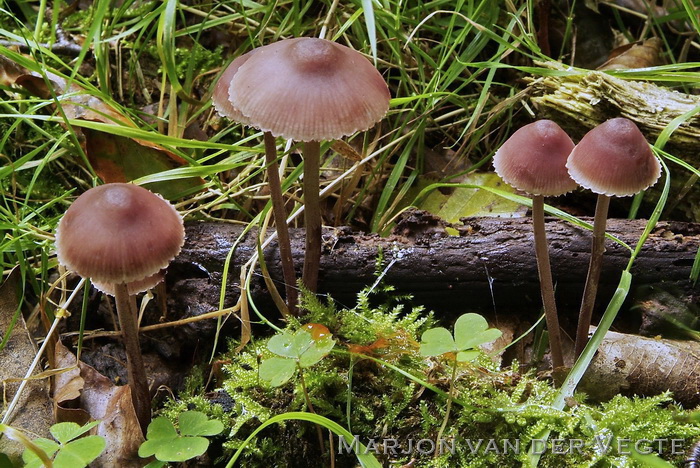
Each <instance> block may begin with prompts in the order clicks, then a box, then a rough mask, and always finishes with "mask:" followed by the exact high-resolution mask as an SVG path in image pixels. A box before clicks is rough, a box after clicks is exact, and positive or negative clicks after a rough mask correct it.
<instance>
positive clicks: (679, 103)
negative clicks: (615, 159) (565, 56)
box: [530, 62, 700, 167]
mask: <svg viewBox="0 0 700 468" xmlns="http://www.w3.org/2000/svg"><path fill="white" fill-rule="evenodd" d="M540 65H542V66H546V67H550V68H555V69H562V70H563V69H564V66H563V65H562V64H560V63H552V62H547V63H542V64H540ZM530 90H531V93H532V94H531V96H532V97H531V99H532V102H533V104H534V105H535V106H536V107H537V109H538V110H539V111H540V113H541V117H543V118H545V117H546V118H551V119H553V120H555V121H557V122H558V123H559V124H560V125H561V126H562V127H563V128H564V129H565V130H567V132H568V133H569V134H570V135H571V136H572V137H574V138H576V139H578V138H580V137H581V136H582V135H583V134H584V133H586V132H587V131H588V130H590V129H591V128H593V127H594V126H596V125H598V124H600V123H601V122H604V121H605V120H608V119H610V118H613V117H627V118H628V119H631V120H633V121H634V122H635V123H636V124H637V125H638V126H639V128H640V129H641V130H642V133H644V135H645V136H646V137H647V139H649V140H650V141H654V139H656V137H658V135H659V133H661V131H663V130H664V128H666V127H667V126H668V124H669V123H670V122H671V121H672V120H673V119H675V118H677V117H679V116H681V115H683V114H685V113H687V112H690V111H692V110H693V109H695V108H697V107H698V106H700V96H695V95H690V94H684V93H681V92H678V91H674V90H672V89H669V88H665V87H662V86H658V85H656V84H654V83H651V82H644V81H632V80H623V79H620V78H616V77H614V76H612V75H610V74H608V73H605V72H602V71H589V72H581V73H575V74H570V75H561V76H547V77H542V78H535V79H533V80H532V83H531V85H530ZM667 146H668V147H669V148H670V149H671V151H672V152H674V153H675V154H676V155H678V156H681V157H682V158H683V159H684V160H685V161H686V162H688V163H689V164H691V165H693V166H695V167H697V166H698V163H699V162H700V116H698V115H697V114H696V115H694V116H693V117H691V118H689V119H687V120H686V121H685V122H683V124H681V125H680V126H679V127H678V128H677V129H676V130H675V131H674V132H673V136H672V137H671V139H670V140H669V142H668V145H667Z"/></svg>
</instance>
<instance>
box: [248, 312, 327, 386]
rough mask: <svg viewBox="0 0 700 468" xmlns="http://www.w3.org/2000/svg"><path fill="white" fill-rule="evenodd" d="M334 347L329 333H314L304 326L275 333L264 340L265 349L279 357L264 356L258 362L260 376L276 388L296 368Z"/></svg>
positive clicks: (284, 381)
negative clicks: (267, 339)
mask: <svg viewBox="0 0 700 468" xmlns="http://www.w3.org/2000/svg"><path fill="white" fill-rule="evenodd" d="M320 326H322V325H320ZM324 328H325V327H324ZM334 346H335V341H334V340H333V339H332V338H331V335H330V334H326V333H322V334H320V335H316V336H314V335H312V334H311V333H309V332H308V331H306V330H305V329H300V330H297V331H296V332H295V333H289V332H283V333H281V334H278V335H275V336H273V337H272V338H270V340H269V341H268V342H267V349H269V350H270V351H272V352H273V353H275V354H276V355H277V356H281V357H277V356H275V357H271V358H269V359H265V360H264V361H263V362H262V363H261V364H260V378H261V379H263V380H265V381H267V382H270V385H272V386H273V387H278V386H280V385H282V384H284V383H286V382H287V381H289V379H291V378H292V377H293V376H294V373H295V372H296V370H297V368H299V369H304V368H307V367H311V366H313V365H314V364H316V363H317V362H319V361H320V360H321V359H323V358H324V357H326V356H327V355H328V353H330V352H331V350H332V349H333V347H334Z"/></svg>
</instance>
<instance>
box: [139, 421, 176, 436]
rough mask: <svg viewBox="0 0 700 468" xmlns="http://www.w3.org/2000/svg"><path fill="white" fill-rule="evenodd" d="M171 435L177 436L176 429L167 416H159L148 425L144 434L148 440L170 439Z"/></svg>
mask: <svg viewBox="0 0 700 468" xmlns="http://www.w3.org/2000/svg"><path fill="white" fill-rule="evenodd" d="M173 437H177V431H176V430H175V426H173V423H171V422H170V420H169V419H168V418H165V417H163V416H161V417H159V418H156V419H154V420H153V421H151V424H149V425H148V431H147V434H146V438H147V439H148V440H158V439H172V438H173Z"/></svg>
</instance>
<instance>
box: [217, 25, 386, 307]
mask: <svg viewBox="0 0 700 468" xmlns="http://www.w3.org/2000/svg"><path fill="white" fill-rule="evenodd" d="M226 86H228V87H227V88H226V89H227V91H228V94H227V95H226V93H223V92H221V91H220V89H223V88H224V87H226ZM217 88H219V89H217V91H216V92H215V96H214V101H215V103H216V107H217V109H218V110H219V112H221V113H223V114H224V115H228V116H229V117H231V118H233V119H234V120H238V121H240V122H242V123H244V124H246V125H250V126H252V127H255V128H258V129H260V130H263V131H264V132H265V148H266V155H267V161H268V175H269V180H270V191H271V194H272V203H273V206H274V205H277V208H275V222H276V225H277V229H278V236H279V235H280V231H279V229H280V227H281V226H282V225H283V224H284V223H285V219H284V218H283V216H285V212H284V207H283V205H282V195H281V191H280V192H279V194H277V193H275V192H276V190H277V189H276V187H273V176H272V174H271V172H272V169H273V168H274V171H275V172H276V171H277V169H276V165H275V166H273V165H272V161H274V160H275V159H276V155H274V153H273V151H274V148H275V145H274V137H283V138H286V139H291V140H297V141H302V142H304V209H305V224H306V254H305V257H304V270H303V282H304V285H305V286H306V287H307V288H308V289H309V290H311V291H316V287H317V283H318V270H319V263H320V257H321V209H320V200H319V172H320V142H321V141H323V140H334V139H338V138H341V137H343V136H346V135H351V134H353V133H355V132H357V131H362V130H366V129H368V128H369V127H371V126H372V125H374V124H375V123H376V122H377V121H379V120H380V119H381V118H382V117H383V116H384V114H386V112H387V110H388V108H389V98H390V95H389V89H388V87H387V85H386V82H385V81H384V79H383V78H382V76H381V75H380V74H379V72H378V71H377V69H376V68H374V66H372V64H371V63H370V62H369V61H368V60H367V59H366V58H365V57H363V56H362V54H360V53H359V52H357V51H355V50H352V49H350V48H348V47H345V46H343V45H340V44H336V43H335V42H331V41H327V40H325V39H317V38H295V39H286V40H282V41H279V42H275V43H273V44H270V45H266V46H263V47H259V48H257V49H254V50H253V51H251V52H249V53H248V54H246V55H244V56H241V57H239V58H238V59H236V60H234V61H233V62H231V65H229V68H228V69H227V70H226V71H225V72H224V74H223V75H222V78H221V79H220V81H219V83H218V84H217ZM217 93H218V94H217ZM226 100H227V102H226ZM282 241H283V240H282V237H280V249H282V248H283V247H282V246H281V244H282ZM284 257H285V253H284V251H283V252H282V261H283V262H284V261H285V260H284ZM289 259H290V261H291V249H290V253H289ZM283 267H284V263H283ZM291 271H292V273H293V271H294V270H293V268H292V270H291ZM285 281H286V282H287V284H288V286H290V284H289V283H290V279H289V278H288V277H287V273H286V272H285ZM291 283H292V284H291V286H292V287H293V283H294V281H292V282H291ZM289 293H290V291H289V288H288V289H287V294H288V295H289Z"/></svg>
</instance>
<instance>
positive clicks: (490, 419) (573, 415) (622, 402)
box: [169, 287, 700, 468]
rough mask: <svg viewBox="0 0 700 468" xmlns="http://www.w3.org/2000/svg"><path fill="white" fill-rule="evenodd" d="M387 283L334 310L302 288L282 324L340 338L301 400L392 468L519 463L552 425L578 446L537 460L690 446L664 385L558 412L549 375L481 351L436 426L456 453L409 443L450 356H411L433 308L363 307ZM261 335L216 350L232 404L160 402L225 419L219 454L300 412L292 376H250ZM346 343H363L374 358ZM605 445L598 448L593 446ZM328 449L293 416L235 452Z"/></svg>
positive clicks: (250, 461) (255, 459) (431, 433)
mask: <svg viewBox="0 0 700 468" xmlns="http://www.w3.org/2000/svg"><path fill="white" fill-rule="evenodd" d="M389 292H390V291H389V288H386V287H379V289H378V290H375V291H374V292H373V293H371V294H370V293H369V292H368V291H364V292H362V293H361V294H360V296H359V298H358V299H359V300H358V305H357V306H356V307H355V308H352V309H339V308H338V307H337V306H336V305H335V304H333V302H329V303H322V302H319V301H318V299H316V298H314V297H311V296H309V295H306V296H305V298H304V305H305V307H306V308H307V309H308V310H309V314H308V316H306V317H304V319H303V320H301V321H299V322H297V321H292V323H291V324H290V326H289V327H290V329H292V330H294V329H298V328H299V327H300V326H301V322H306V321H313V322H314V323H322V324H324V325H326V326H328V327H329V329H330V331H331V332H332V333H333V335H334V338H335V339H336V340H337V342H338V344H337V345H336V348H335V349H334V351H333V352H332V353H331V354H330V355H328V356H327V357H326V358H324V359H323V360H321V361H320V362H319V363H318V364H316V365H314V366H312V367H310V368H307V369H305V370H304V378H305V382H306V386H307V390H308V393H309V397H310V399H311V401H312V404H313V406H314V409H315V411H316V413H318V414H321V415H323V416H325V417H328V418H330V419H332V420H334V421H336V422H338V423H339V424H341V425H342V426H344V427H346V428H348V429H349V430H350V431H351V433H353V434H356V435H357V436H358V437H359V441H360V442H362V443H367V441H368V440H370V439H372V438H374V439H375V440H376V442H377V446H376V447H377V450H378V452H379V453H376V456H377V458H378V459H379V460H380V461H381V462H382V463H389V462H391V463H392V464H396V465H400V464H405V463H409V462H410V461H411V460H412V459H413V460H414V461H413V465H412V466H414V467H431V468H434V467H454V466H460V467H492V466H499V465H501V466H519V465H521V464H522V463H525V462H527V456H528V455H527V452H528V449H529V448H530V446H531V444H532V443H533V440H534V439H538V438H541V437H542V433H543V432H544V431H551V434H550V441H551V440H554V444H555V446H556V447H558V448H559V449H560V450H564V449H566V448H568V447H569V445H570V444H571V443H577V442H575V441H581V442H580V443H582V444H585V445H584V446H583V448H582V449H581V451H580V453H579V452H578V451H571V453H566V454H563V453H562V454H559V453H553V452H552V445H551V442H550V445H548V446H547V447H548V448H547V450H546V451H545V453H544V454H543V455H542V459H541V462H540V466H546V467H549V466H551V467H560V466H609V465H615V466H642V465H641V464H640V463H641V462H639V461H637V460H635V459H634V457H633V456H632V455H631V454H629V453H624V452H625V450H624V443H623V450H622V451H621V450H619V449H618V447H617V442H619V441H623V442H624V440H626V439H629V440H630V443H629V444H631V447H634V443H635V442H636V441H639V440H642V441H643V440H650V441H654V440H656V441H659V440H663V441H669V442H668V443H669V444H670V440H671V439H682V440H683V441H685V442H684V444H685V447H686V448H689V447H690V445H691V444H692V441H693V439H695V438H697V437H698V436H700V426H699V425H698V424H697V423H692V422H689V421H690V419H688V418H686V419H685V420H682V418H679V417H678V416H679V415H684V414H687V413H684V412H683V411H682V410H681V409H680V408H678V407H676V406H674V405H673V403H672V399H671V396H670V395H668V394H666V395H660V396H657V397H653V398H627V397H623V396H618V397H616V398H614V399H613V400H611V401H609V402H607V403H603V404H600V405H592V404H587V403H585V396H584V395H581V394H578V395H576V398H575V400H572V401H571V405H570V407H569V408H567V409H565V410H563V411H558V410H555V409H553V408H552V407H551V403H552V401H553V399H554V397H555V394H556V389H555V388H554V387H553V386H552V385H551V383H550V382H548V381H544V380H538V379H537V378H536V376H535V375H534V374H533V373H521V372H520V371H519V368H520V367H519V365H518V363H517V362H515V363H513V364H512V366H510V367H504V368H499V366H498V365H497V364H494V363H493V361H491V360H490V359H489V358H488V357H487V356H486V355H483V356H482V357H480V358H479V359H477V360H476V361H475V362H473V363H463V364H460V365H459V368H458V372H457V376H456V380H455V382H454V384H455V388H456V397H457V399H458V400H459V401H458V402H455V404H454V406H453V408H452V411H451V415H450V419H449V422H448V424H447V426H446V428H445V432H444V435H443V437H444V439H445V440H446V443H447V445H445V446H444V448H446V449H449V448H451V447H453V448H454V452H451V451H449V450H447V451H445V453H443V454H441V455H440V456H438V457H434V456H433V455H432V454H428V453H418V452H416V451H415V448H416V447H415V444H416V443H417V441H421V440H431V441H432V440H434V438H435V437H436V436H437V433H438V429H439V427H440V424H441V423H442V420H443V418H444V415H445V411H446V405H447V395H446V393H445V392H446V391H447V389H448V387H449V380H448V379H449V378H450V375H451V366H452V363H451V362H450V361H447V360H446V359H445V358H425V357H422V356H420V355H419V353H418V339H419V337H420V335H421V333H422V332H423V331H424V330H425V329H427V328H428V327H429V326H431V325H432V322H433V319H432V317H431V315H430V314H425V313H423V311H422V310H420V309H409V310H406V308H404V307H402V305H401V301H400V300H396V298H393V299H388V300H385V301H384V303H383V304H377V305H372V303H373V302H374V297H375V296H374V295H375V294H376V293H380V294H382V296H383V297H384V298H385V299H386V297H387V294H388V293H389ZM265 343H266V341H265V340H261V341H258V342H256V343H255V344H254V345H252V346H249V347H248V348H247V349H246V350H244V351H243V352H242V353H240V354H233V353H231V354H229V355H227V356H225V357H224V359H227V360H229V361H230V364H228V365H227V366H226V368H225V369H226V372H227V378H226V380H225V382H224V383H223V389H224V390H225V392H226V393H227V394H228V395H229V396H230V398H231V401H232V404H231V405H230V408H228V409H227V410H226V411H224V410H223V408H222V407H220V406H219V405H211V403H210V402H208V401H207V400H204V399H202V398H201V397H198V396H196V394H195V393H192V394H191V396H189V397H185V398H184V399H183V401H181V402H179V403H173V404H172V405H171V406H169V411H170V412H171V413H172V414H175V412H176V411H178V410H180V411H182V410H184V409H197V410H200V411H204V412H208V411H209V412H208V415H209V416H210V417H217V418H219V419H221V420H222V421H225V424H226V427H227V432H226V433H227V434H228V439H227V441H226V442H225V443H224V448H225V450H228V451H229V452H227V453H228V455H227V456H230V453H231V452H230V451H232V450H235V449H238V448H239V447H240V446H241V443H242V442H243V440H244V439H245V438H246V437H247V436H248V435H249V434H250V433H251V431H252V430H254V429H255V428H256V427H258V426H259V425H260V423H261V422H263V421H265V420H267V419H268V418H270V417H271V416H273V415H276V414H281V413H285V412H290V411H309V408H307V407H306V403H305V399H304V397H303V390H302V387H301V382H300V380H299V376H298V373H297V375H296V376H295V377H294V378H292V379H291V380H290V381H289V382H287V383H286V384H284V385H282V386H280V387H276V388H272V387H270V386H269V385H267V384H266V383H265V382H262V381H261V380H260V379H259V377H258V373H257V369H258V367H259V365H260V362H261V361H262V360H264V359H266V358H268V357H270V356H272V354H271V353H270V352H269V351H268V350H267V348H266V346H265ZM353 346H355V347H354V348H353ZM233 348H235V346H232V347H231V349H233ZM349 350H355V351H357V350H361V351H362V352H364V353H366V354H367V355H370V356H373V357H374V358H375V359H377V360H378V361H376V360H373V359H368V358H366V357H362V356H360V355H358V354H352V353H351V352H348V351H349ZM383 363H387V364H389V363H390V364H392V365H394V366H397V367H398V368H400V369H402V370H403V371H405V372H408V373H410V374H412V375H414V376H415V377H417V378H419V379H422V380H424V381H427V382H429V383H430V384H432V385H434V386H436V387H437V388H439V389H441V390H442V392H441V393H436V392H433V391H431V390H429V389H426V388H423V387H422V386H421V385H419V384H417V383H416V382H414V381H412V380H410V379H408V378H407V377H406V376H405V375H402V374H401V373H398V372H396V371H395V370H393V369H391V368H389V367H387V365H384V364H383ZM191 390H192V389H191ZM208 408H209V409H208ZM390 439H396V441H397V443H398V444H399V445H398V450H399V451H400V450H404V449H407V448H408V447H407V444H409V443H410V442H409V441H411V440H412V441H413V442H414V452H413V453H409V454H401V453H398V454H396V455H393V456H386V455H384V454H382V451H383V449H382V441H384V440H390ZM452 441H453V445H451V443H452ZM596 441H597V442H596ZM608 442H610V446H609V449H608V450H607V451H606V450H604V449H601V448H600V447H601V444H603V445H602V446H605V445H606V444H607V443H608ZM596 444H597V445H596ZM647 446H651V449H652V450H654V449H655V447H654V444H653V443H648V444H646V443H642V444H641V445H640V447H641V448H642V449H645V448H646V447H647ZM336 448H337V447H336ZM423 448H425V446H424V447H423ZM327 450H328V449H327V442H326V453H325V454H322V453H320V451H319V444H318V439H317V438H316V431H315V429H314V427H313V425H311V424H306V423H301V422H290V423H286V424H285V425H283V426H276V427H274V428H270V429H267V430H266V431H264V432H262V433H261V434H259V435H258V436H257V437H255V438H254V439H253V441H252V442H251V443H250V445H248V446H246V447H245V449H244V462H243V463H244V466H247V467H258V466H259V467H263V466H265V467H267V466H287V464H290V463H292V461H296V462H298V461H299V460H304V463H306V464H307V465H306V466H323V464H324V463H325V462H326V461H327V460H328V456H329V454H328V452H327ZM656 450H658V444H657V446H656ZM661 455H662V457H663V458H666V459H669V460H672V461H675V462H678V461H680V460H682V454H675V455H672V454H671V453H670V445H666V446H664V447H662V450H661ZM336 456H337V457H338V458H337V460H338V462H339V466H352V464H353V463H355V462H356V460H355V458H354V457H353V456H352V455H351V454H349V455H348V454H346V455H342V456H341V455H339V454H336ZM224 459H226V456H225V457H224ZM314 463H318V465H314ZM290 466H291V465H290Z"/></svg>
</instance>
